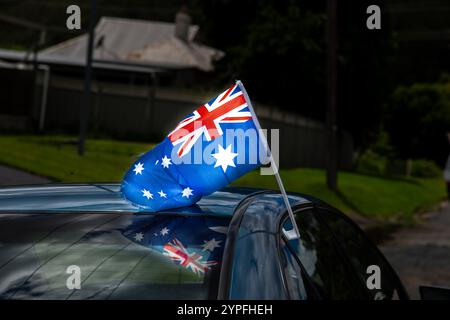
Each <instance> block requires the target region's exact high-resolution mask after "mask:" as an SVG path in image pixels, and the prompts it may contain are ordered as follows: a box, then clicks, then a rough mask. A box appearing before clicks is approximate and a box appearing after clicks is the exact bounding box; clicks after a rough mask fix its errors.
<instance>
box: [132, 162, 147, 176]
mask: <svg viewBox="0 0 450 320" xmlns="http://www.w3.org/2000/svg"><path fill="white" fill-rule="evenodd" d="M143 170H144V164H142V163H140V162H138V163H137V164H135V165H134V169H133V171H134V174H136V175H138V174H142V171H143Z"/></svg>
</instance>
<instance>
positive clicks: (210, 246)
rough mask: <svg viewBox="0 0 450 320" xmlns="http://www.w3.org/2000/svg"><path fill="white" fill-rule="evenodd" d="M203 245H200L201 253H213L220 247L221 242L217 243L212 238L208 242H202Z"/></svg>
mask: <svg viewBox="0 0 450 320" xmlns="http://www.w3.org/2000/svg"><path fill="white" fill-rule="evenodd" d="M203 242H204V244H203V245H202V247H203V248H202V251H206V250H208V251H211V252H212V251H214V249H215V248H219V247H220V243H221V242H222V241H221V240H219V241H217V240H216V239H215V238H212V239H211V240H209V241H206V240H203Z"/></svg>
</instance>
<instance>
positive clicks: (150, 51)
mask: <svg viewBox="0 0 450 320" xmlns="http://www.w3.org/2000/svg"><path fill="white" fill-rule="evenodd" d="M198 29H199V27H198V26H196V25H192V26H190V27H189V32H188V41H187V42H186V43H183V44H180V43H178V42H183V41H181V40H178V39H177V38H176V37H175V24H174V23H167V22H158V21H145V20H135V19H125V18H114V17H102V18H101V19H100V21H99V23H98V24H97V26H96V28H95V42H94V44H96V43H98V42H99V41H102V45H101V46H98V47H97V48H95V49H94V59H97V60H109V61H122V62H123V61H128V60H134V61H139V62H140V63H142V64H147V65H152V66H158V67H166V68H199V69H201V70H204V71H209V70H212V60H215V59H217V58H220V57H222V56H223V53H222V52H221V51H219V50H216V49H213V48H209V47H206V46H201V45H199V44H197V43H195V42H194V38H195V36H196V34H197V32H198ZM86 45H87V35H86V34H84V35H81V36H78V37H75V38H73V39H70V40H67V41H64V42H62V43H60V44H57V45H55V46H52V47H50V48H47V49H45V50H42V51H41V52H40V56H42V57H46V58H48V57H59V58H64V59H67V60H80V61H85V56H86ZM174 51H177V52H174ZM164 57H166V59H165V58H164ZM195 57H197V58H195Z"/></svg>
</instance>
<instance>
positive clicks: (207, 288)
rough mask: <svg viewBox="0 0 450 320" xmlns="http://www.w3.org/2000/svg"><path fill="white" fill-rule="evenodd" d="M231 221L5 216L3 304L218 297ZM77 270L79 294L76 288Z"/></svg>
mask: <svg viewBox="0 0 450 320" xmlns="http://www.w3.org/2000/svg"><path fill="white" fill-rule="evenodd" d="M228 222H229V220H228V219H215V218H208V217H180V216H167V215H148V214H142V215H139V214H137V215H133V214H81V215H79V214H38V215H32V214H30V215H28V214H11V215H8V216H0V298H3V299H208V298H216V297H217V287H218V275H219V272H220V270H219V269H220V266H221V260H222V254H223V247H224V244H225V237H226V230H227V226H228ZM77 267H78V268H79V272H80V273H79V275H80V277H79V278H80V289H77V288H74V287H73V285H74V284H75V283H76V282H74V281H73V280H74V279H75V278H73V277H72V276H75V277H76V276H77V275H76V274H77V272H78V271H76V268H77ZM74 268H75V269H74ZM74 270H75V271H74ZM68 271H69V273H68ZM68 284H69V287H68Z"/></svg>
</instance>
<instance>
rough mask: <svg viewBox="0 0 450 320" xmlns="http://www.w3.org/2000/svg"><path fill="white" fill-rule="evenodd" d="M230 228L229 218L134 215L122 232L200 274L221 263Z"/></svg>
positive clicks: (132, 239) (130, 238) (136, 241)
mask: <svg viewBox="0 0 450 320" xmlns="http://www.w3.org/2000/svg"><path fill="white" fill-rule="evenodd" d="M227 229H228V220H226V219H213V218H208V217H199V216H197V217H174V216H167V215H163V216H161V215H160V216H155V215H134V216H133V220H132V223H131V224H130V225H129V226H127V227H126V228H125V229H124V230H122V234H123V235H124V236H125V237H126V238H128V239H129V240H131V241H133V242H134V243H137V244H139V245H142V246H144V247H146V248H148V249H151V250H153V251H155V252H158V253H161V254H163V255H164V256H166V257H167V258H168V259H169V260H171V261H173V262H174V263H175V264H177V265H179V266H181V267H184V268H185V269H186V270H188V271H191V272H193V273H195V274H198V275H201V274H206V273H207V272H208V271H209V270H210V269H212V268H214V267H215V266H218V265H220V263H221V261H222V255H223V249H224V245H225V238H226V232H227Z"/></svg>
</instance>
